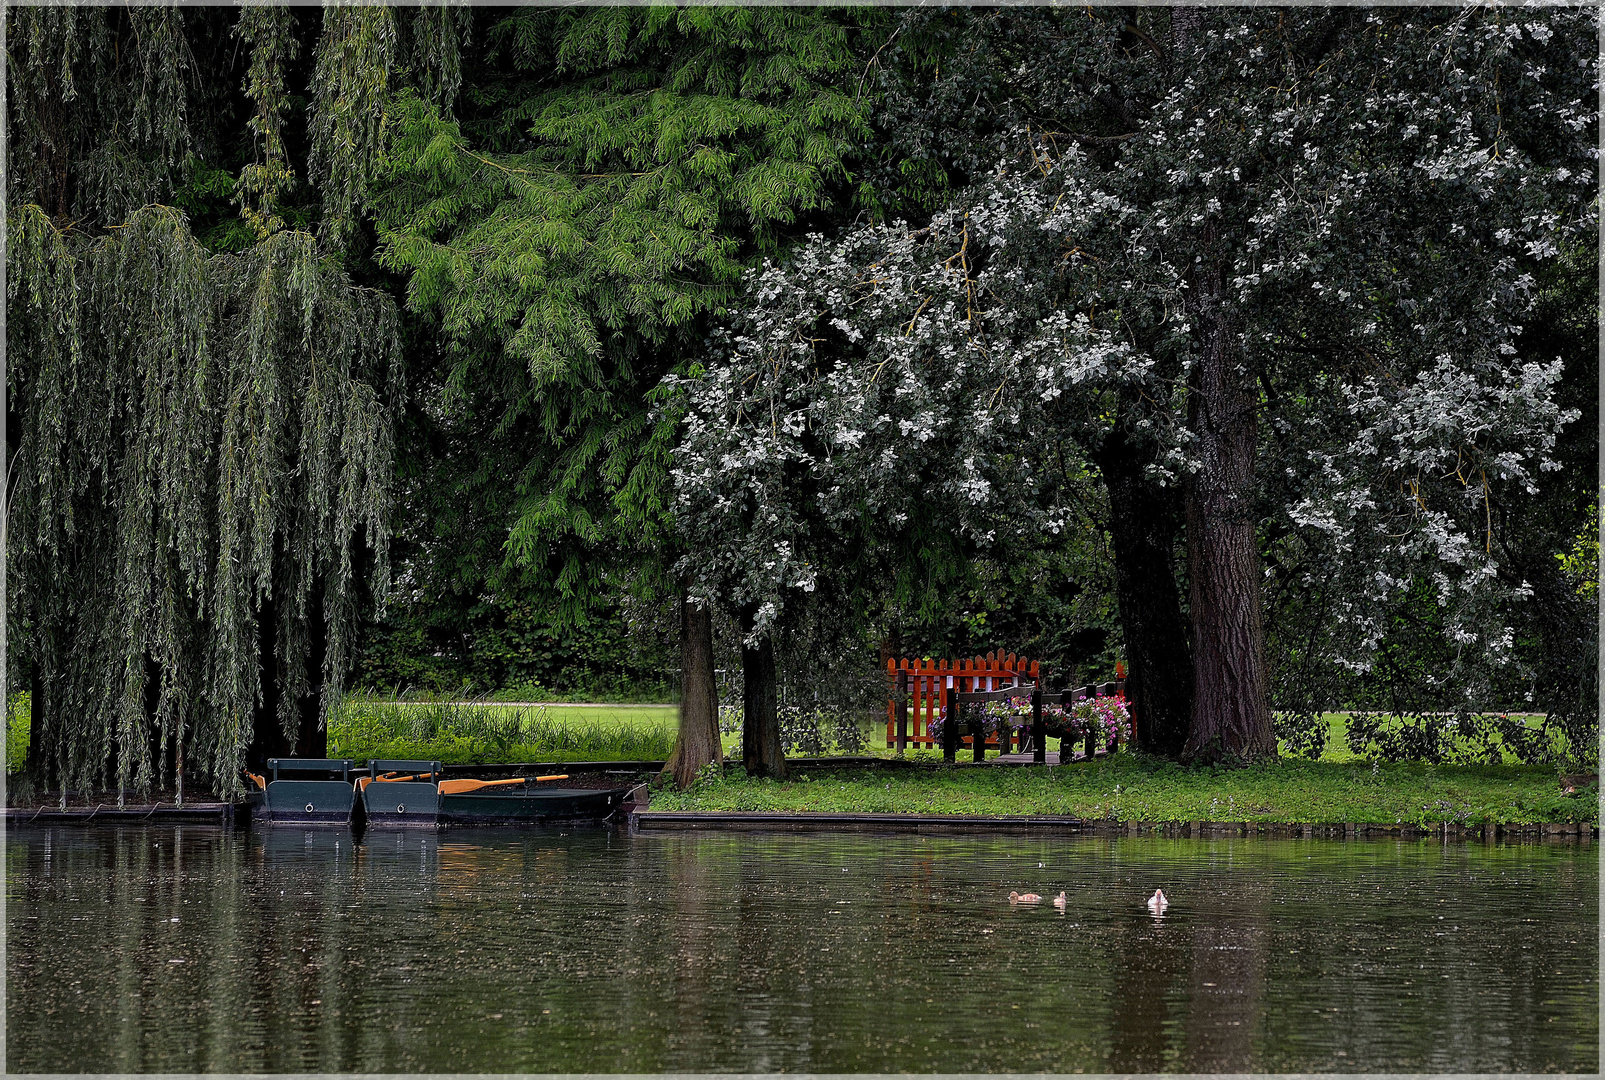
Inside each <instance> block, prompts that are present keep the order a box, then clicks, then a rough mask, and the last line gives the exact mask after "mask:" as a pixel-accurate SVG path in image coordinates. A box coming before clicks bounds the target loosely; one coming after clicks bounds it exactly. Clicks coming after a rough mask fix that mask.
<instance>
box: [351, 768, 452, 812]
mask: <svg viewBox="0 0 1605 1080" xmlns="http://www.w3.org/2000/svg"><path fill="white" fill-rule="evenodd" d="M439 780H440V762H438V761H405V760H400V759H396V760H386V759H380V758H376V759H374V760H372V761H370V762H368V775H367V776H364V777H362V778H360V779H359V780H358V781H357V787H358V788H359V789H360V790H361V791H362V806H363V809H364V810H366V811H367V814H368V824H369V825H374V826H386V825H427V826H431V827H432V826H434V824H435V820H436V814H437V812H438V811H439V809H440V792H439V791H438V790H437V788H436V786H435V785H436V784H437V782H438V781H439Z"/></svg>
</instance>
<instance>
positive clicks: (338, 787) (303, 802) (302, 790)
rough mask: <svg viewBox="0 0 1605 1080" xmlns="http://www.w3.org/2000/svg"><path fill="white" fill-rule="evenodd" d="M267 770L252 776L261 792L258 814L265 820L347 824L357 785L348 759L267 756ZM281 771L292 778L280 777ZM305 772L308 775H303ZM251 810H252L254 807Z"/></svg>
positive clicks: (284, 822) (294, 823) (281, 823)
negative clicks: (261, 775)
mask: <svg viewBox="0 0 1605 1080" xmlns="http://www.w3.org/2000/svg"><path fill="white" fill-rule="evenodd" d="M267 771H268V775H267V777H266V779H264V778H262V777H253V778H252V779H253V780H255V781H256V785H257V790H258V791H259V792H260V796H259V798H260V800H261V803H260V806H261V811H260V812H261V816H262V817H263V818H264V819H266V820H267V821H269V822H271V823H273V824H275V825H284V824H293V825H348V824H350V822H351V808H352V806H353V805H354V804H355V802H356V788H355V786H354V785H353V784H352V782H351V762H350V761H349V760H341V759H336V758H268V763H267ZM281 773H288V774H290V775H291V776H293V777H295V778H294V779H289V778H281V776H280V774H281ZM307 774H311V777H310V778H306V779H303V777H306V776H307ZM336 776H338V777H339V779H335V777H336ZM252 810H253V813H254V812H255V811H256V807H254V806H253V808H252Z"/></svg>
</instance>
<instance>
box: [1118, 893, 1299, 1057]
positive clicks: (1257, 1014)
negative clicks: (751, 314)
mask: <svg viewBox="0 0 1605 1080" xmlns="http://www.w3.org/2000/svg"><path fill="white" fill-rule="evenodd" d="M1269 902H1270V901H1269V895H1268V886H1267V885H1266V884H1265V883H1264V882H1261V881H1255V880H1251V879H1248V878H1247V877H1239V878H1236V879H1234V880H1233V881H1232V882H1231V883H1230V884H1228V885H1226V886H1225V887H1224V888H1223V889H1221V888H1217V889H1215V890H1214V891H1212V894H1211V895H1209V896H1205V895H1202V894H1200V895H1198V896H1188V897H1187V898H1186V899H1182V898H1180V897H1178V898H1177V899H1176V902H1175V904H1174V906H1173V907H1172V908H1171V909H1170V913H1169V914H1168V915H1167V916H1165V917H1164V918H1161V919H1154V918H1147V919H1141V920H1137V919H1133V920H1131V921H1129V922H1122V923H1121V924H1120V926H1119V928H1118V929H1116V930H1115V932H1114V933H1115V941H1114V942H1113V943H1112V945H1113V947H1112V950H1111V951H1112V953H1113V955H1115V956H1117V957H1119V958H1120V960H1119V961H1118V967H1117V969H1116V972H1115V977H1114V1000H1113V1002H1112V1005H1111V1017H1110V1019H1111V1030H1110V1032H1109V1060H1108V1063H1107V1067H1108V1069H1109V1070H1110V1071H1111V1072H1158V1071H1161V1070H1171V1069H1181V1070H1183V1071H1187V1072H1222V1071H1245V1072H1246V1071H1250V1070H1253V1069H1255V1068H1256V1067H1257V1066H1259V1065H1262V1064H1263V1063H1261V1062H1258V1061H1257V1060H1256V1056H1255V1049H1254V1048H1255V1039H1256V1036H1257V1035H1258V1034H1259V1032H1260V1030H1261V1028H1262V1026H1263V1020H1262V1014H1263V1011H1264V1000H1263V999H1264V983H1265V976H1266V965H1267V953H1268V948H1269V940H1270V929H1269V926H1268V924H1267V921H1266V919H1267V909H1268V906H1269Z"/></svg>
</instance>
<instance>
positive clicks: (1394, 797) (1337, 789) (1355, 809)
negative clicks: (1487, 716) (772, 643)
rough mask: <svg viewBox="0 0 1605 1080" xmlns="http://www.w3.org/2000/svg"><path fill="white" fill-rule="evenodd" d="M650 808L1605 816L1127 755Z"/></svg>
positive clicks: (765, 789) (1304, 768) (1492, 792)
mask: <svg viewBox="0 0 1605 1080" xmlns="http://www.w3.org/2000/svg"><path fill="white" fill-rule="evenodd" d="M652 808H653V809H655V810H811V811H856V812H860V813H908V814H913V813H921V814H1067V815H1071V816H1075V817H1081V818H1092V819H1109V820H1116V821H1244V822H1256V821H1263V822H1311V823H1322V824H1325V823H1340V822H1356V823H1367V824H1384V823H1412V824H1428V823H1432V822H1442V821H1454V822H1487V821H1497V822H1508V823H1526V822H1563V821H1587V822H1594V823H1597V822H1598V820H1599V807H1598V802H1597V799H1596V798H1595V797H1593V796H1592V795H1591V794H1587V793H1583V794H1578V795H1571V796H1567V795H1563V794H1561V789H1560V785H1559V784H1558V783H1557V782H1556V777H1555V771H1554V770H1553V769H1549V768H1540V767H1533V766H1514V765H1467V766H1449V765H1424V764H1414V763H1409V764H1397V765H1389V764H1378V765H1374V766H1373V765H1368V764H1364V763H1360V762H1352V763H1341V762H1329V761H1299V760H1282V761H1277V762H1271V763H1268V764H1265V765H1258V766H1253V767H1249V768H1242V769H1187V768H1183V767H1181V766H1179V765H1176V764H1174V763H1171V762H1162V761H1156V760H1151V759H1141V758H1138V757H1137V756H1135V755H1131V754H1116V755H1114V756H1113V757H1109V758H1103V759H1097V760H1094V761H1092V762H1085V763H1080V764H1075V765H1069V766H1061V767H1056V768H1053V767H1050V768H1038V767H1002V768H999V767H996V766H994V767H991V768H988V767H985V766H979V767H978V766H974V765H967V766H966V765H960V766H958V767H955V768H942V767H937V768H932V769H917V770H912V769H911V770H901V769H898V770H891V769H878V768H873V767H867V768H861V769H848V770H842V771H833V772H828V773H821V772H817V771H816V772H812V773H803V774H801V775H799V776H797V777H796V778H794V779H792V780H790V781H788V782H785V783H776V782H774V781H771V780H748V779H747V778H746V777H745V776H742V775H741V774H740V772H739V770H737V769H727V770H726V772H725V775H724V776H723V777H722V778H716V779H711V780H707V781H702V782H699V783H697V784H696V785H694V786H693V787H692V788H690V789H689V790H687V791H685V792H676V791H672V790H666V791H663V792H659V793H654V794H653V797H652Z"/></svg>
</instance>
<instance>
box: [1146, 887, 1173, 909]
mask: <svg viewBox="0 0 1605 1080" xmlns="http://www.w3.org/2000/svg"><path fill="white" fill-rule="evenodd" d="M1169 906H1170V901H1169V900H1166V899H1165V890H1164V889H1155V890H1154V894H1153V895H1152V896H1150V897H1149V898H1148V910H1149V911H1151V912H1153V913H1154V914H1155V915H1163V914H1164V913H1165V909H1166V908H1168V907H1169Z"/></svg>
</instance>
